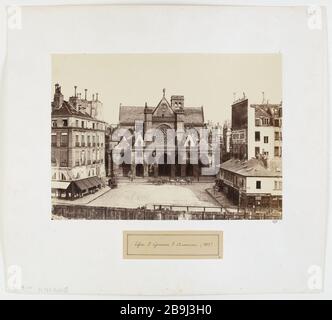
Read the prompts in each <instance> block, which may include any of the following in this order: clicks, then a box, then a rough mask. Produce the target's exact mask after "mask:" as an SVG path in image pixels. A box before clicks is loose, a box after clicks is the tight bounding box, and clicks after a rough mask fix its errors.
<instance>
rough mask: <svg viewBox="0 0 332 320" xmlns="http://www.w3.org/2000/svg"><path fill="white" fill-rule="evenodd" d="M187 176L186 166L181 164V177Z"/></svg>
mask: <svg viewBox="0 0 332 320" xmlns="http://www.w3.org/2000/svg"><path fill="white" fill-rule="evenodd" d="M185 176H186V165H185V164H181V177H185Z"/></svg>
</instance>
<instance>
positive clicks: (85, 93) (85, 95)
mask: <svg viewBox="0 0 332 320" xmlns="http://www.w3.org/2000/svg"><path fill="white" fill-rule="evenodd" d="M87 92H88V89H84V99H85V100H86V97H87Z"/></svg>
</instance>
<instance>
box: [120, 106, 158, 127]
mask: <svg viewBox="0 0 332 320" xmlns="http://www.w3.org/2000/svg"><path fill="white" fill-rule="evenodd" d="M152 110H153V109H152ZM135 120H142V121H144V107H136V106H120V111H119V121H120V124H123V123H128V124H134V123H135Z"/></svg>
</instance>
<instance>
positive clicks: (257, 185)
mask: <svg viewBox="0 0 332 320" xmlns="http://www.w3.org/2000/svg"><path fill="white" fill-rule="evenodd" d="M261 186H262V185H261V181H256V189H260V188H261Z"/></svg>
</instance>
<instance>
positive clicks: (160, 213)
mask: <svg viewBox="0 0 332 320" xmlns="http://www.w3.org/2000/svg"><path fill="white" fill-rule="evenodd" d="M52 214H53V215H54V216H56V217H63V218H65V219H84V220H266V219H273V220H279V219H281V218H282V214H281V212H273V213H269V212H255V213H252V212H230V211H228V210H227V209H224V208H222V210H220V211H219V212H206V211H203V210H202V211H187V210H185V211H178V210H176V211H175V210H170V209H163V208H162V209H147V208H114V207H96V206H84V205H70V204H68V205H67V204H66V205H64V204H61V205H60V204H57V205H53V209H52Z"/></svg>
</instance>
